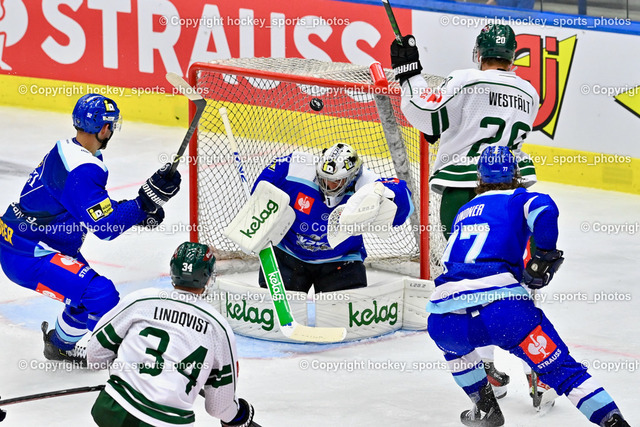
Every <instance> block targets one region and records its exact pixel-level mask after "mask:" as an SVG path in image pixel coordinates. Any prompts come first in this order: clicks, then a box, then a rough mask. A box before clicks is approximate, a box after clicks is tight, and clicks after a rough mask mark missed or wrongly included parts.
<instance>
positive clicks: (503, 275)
mask: <svg viewBox="0 0 640 427" xmlns="http://www.w3.org/2000/svg"><path fill="white" fill-rule="evenodd" d="M478 175H479V185H478V189H477V193H478V195H477V196H476V197H475V198H474V199H473V200H471V201H470V202H469V203H467V204H465V205H464V206H462V208H460V210H459V211H458V215H457V216H456V218H455V220H454V223H453V234H452V235H451V238H450V239H449V242H448V244H447V248H446V250H445V253H444V256H443V262H444V268H445V272H444V273H443V274H442V275H441V276H439V277H438V278H437V279H436V281H435V283H436V289H435V291H434V293H433V294H432V296H431V300H430V302H429V303H428V305H427V311H429V312H430V313H431V315H430V316H429V322H428V330H429V334H430V335H431V338H433V340H434V341H435V342H436V344H437V345H438V347H439V348H440V349H442V350H443V351H444V355H445V359H446V360H447V362H448V364H449V367H450V369H451V371H452V373H453V377H454V379H455V381H456V383H457V384H458V385H459V386H460V387H462V389H463V390H464V391H465V392H466V393H467V395H468V396H469V397H470V398H471V400H472V402H473V403H474V407H473V409H471V410H468V411H464V412H463V413H462V414H461V416H460V418H461V421H462V423H463V424H465V425H469V426H501V425H503V424H504V416H503V414H502V412H501V410H500V407H499V405H498V402H497V400H496V398H495V396H494V393H493V390H492V388H491V386H490V385H489V383H488V381H487V377H486V374H485V371H484V369H483V367H482V361H481V358H480V357H479V355H478V354H477V352H476V350H475V349H476V348H477V347H482V346H486V345H497V346H499V347H501V348H503V349H504V350H507V351H509V352H510V353H512V354H513V355H515V356H517V357H519V358H520V359H522V360H524V361H525V362H526V363H527V364H528V365H529V366H531V368H532V369H533V370H534V371H535V372H537V373H538V375H539V376H540V377H541V378H542V380H543V381H544V382H545V383H546V384H548V385H550V386H551V387H553V388H554V389H555V391H556V392H557V393H558V395H561V394H564V395H566V396H567V397H568V398H569V400H570V401H571V402H572V403H573V404H574V405H575V406H576V407H577V408H578V409H579V410H580V411H581V412H582V413H583V414H584V415H585V416H586V417H587V418H588V419H589V421H591V422H592V423H594V424H598V425H600V426H604V427H612V426H616V427H618V426H628V425H629V424H627V422H626V421H624V419H623V418H622V415H621V414H620V410H619V409H618V407H617V406H616V404H615V403H614V401H613V399H612V398H611V396H610V395H609V394H608V393H607V392H606V391H605V390H604V389H603V388H602V387H600V385H599V384H598V383H597V382H596V381H595V380H594V379H593V378H592V377H591V375H589V373H588V372H587V368H586V367H585V366H583V365H582V364H580V363H578V362H576V361H575V360H574V358H573V357H572V356H571V355H570V354H569V349H568V348H567V346H566V344H565V343H564V342H563V341H562V339H561V338H560V336H559V335H558V333H557V332H556V330H555V328H554V327H553V325H552V324H551V322H550V321H549V319H547V317H546V316H545V314H544V312H543V311H542V310H540V309H539V308H537V307H536V306H535V305H534V303H533V300H532V299H531V298H530V296H529V293H528V292H527V290H526V289H525V288H524V287H523V285H521V282H524V284H525V285H527V286H528V287H529V288H531V289H539V288H542V287H543V286H546V285H547V284H549V282H550V280H551V279H552V278H553V276H554V273H555V272H556V271H557V270H558V268H559V267H560V265H562V262H563V260H564V258H563V257H562V255H563V253H562V251H560V250H558V249H557V248H556V241H557V238H558V208H557V207H556V204H555V203H554V202H553V200H552V199H551V197H549V196H548V195H546V194H542V193H533V192H528V191H527V190H525V189H524V188H521V186H520V181H519V179H518V178H519V175H518V167H517V161H516V159H515V157H514V156H513V154H512V153H511V152H510V150H509V149H508V148H507V147H500V146H490V147H488V148H486V149H485V150H484V151H483V152H482V154H481V156H480V159H479V161H478ZM532 233H533V235H534V237H535V239H536V242H537V243H538V246H537V249H536V252H535V253H534V254H533V256H532V258H531V260H530V261H529V262H528V263H527V265H526V268H524V267H523V265H522V253H523V252H524V249H525V247H526V245H527V241H528V240H529V237H530V235H531V234H532Z"/></svg>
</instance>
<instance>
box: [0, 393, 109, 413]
mask: <svg viewBox="0 0 640 427" xmlns="http://www.w3.org/2000/svg"><path fill="white" fill-rule="evenodd" d="M101 390H104V384H101V385H94V386H87V387H76V388H68V389H65V390H56V391H48V392H46V393H38V394H30V395H27V396H20V397H14V398H12V399H4V400H0V406H5V405H14V404H16V403H23V402H31V401H34V400H41V399H49V398H52V397H59V396H70V395H73V394H80V393H88V392H92V391H101ZM6 416H7V413H6V412H5V411H3V410H2V409H0V422H2V421H3V420H4V419H5V417H6Z"/></svg>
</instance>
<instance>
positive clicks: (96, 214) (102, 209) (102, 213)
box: [87, 197, 113, 221]
mask: <svg viewBox="0 0 640 427" xmlns="http://www.w3.org/2000/svg"><path fill="white" fill-rule="evenodd" d="M87 213H88V214H89V216H91V218H92V219H93V220H94V221H98V220H100V219H102V218H104V217H107V216H109V215H111V213H113V206H111V200H109V198H108V197H107V198H106V199H104V200H103V201H101V202H100V203H98V204H97V205H93V206H91V207H90V208H89V209H87Z"/></svg>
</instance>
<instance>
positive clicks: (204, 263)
mask: <svg viewBox="0 0 640 427" xmlns="http://www.w3.org/2000/svg"><path fill="white" fill-rule="evenodd" d="M215 264H216V257H215V256H213V251H212V250H211V248H209V247H208V246H207V245H203V244H201V243H193V242H184V243H183V244H181V245H180V246H178V249H176V251H175V252H174V253H173V256H172V257H171V261H170V262H169V266H170V269H171V281H172V282H173V286H181V287H184V288H193V289H202V288H204V287H206V286H207V283H208V282H209V278H210V277H211V276H212V275H214V273H215Z"/></svg>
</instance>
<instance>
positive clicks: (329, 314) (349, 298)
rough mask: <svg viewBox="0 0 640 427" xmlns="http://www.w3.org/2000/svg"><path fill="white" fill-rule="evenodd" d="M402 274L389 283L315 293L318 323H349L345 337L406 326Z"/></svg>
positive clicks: (345, 324)
mask: <svg viewBox="0 0 640 427" xmlns="http://www.w3.org/2000/svg"><path fill="white" fill-rule="evenodd" d="M403 292H404V282H403V279H402V278H399V279H398V280H396V281H393V282H391V283H386V284H374V285H371V286H368V287H366V288H361V289H353V290H348V291H337V292H328V293H320V294H316V296H315V305H316V326H321V327H322V326H327V327H345V328H347V337H346V339H345V341H354V340H359V339H362V338H369V337H375V336H379V335H383V334H386V333H389V332H393V331H397V330H398V329H400V328H401V327H402V307H403V302H402V297H403Z"/></svg>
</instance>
